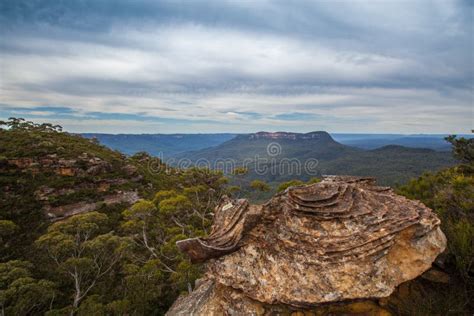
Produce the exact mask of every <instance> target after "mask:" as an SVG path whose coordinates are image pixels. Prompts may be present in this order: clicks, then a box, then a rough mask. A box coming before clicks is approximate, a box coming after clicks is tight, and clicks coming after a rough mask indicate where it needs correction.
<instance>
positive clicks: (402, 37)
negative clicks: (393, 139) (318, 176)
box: [0, 0, 474, 133]
mask: <svg viewBox="0 0 474 316" xmlns="http://www.w3.org/2000/svg"><path fill="white" fill-rule="evenodd" d="M473 3H474V1H469V0H463V1H461V0H459V1H454V0H453V1H450V0H438V1H413V0H406V1H394V0H387V1H382V0H380V1H377V0H368V1H329V0H328V1H286V0H281V1H250V0H248V1H232V2H228V1H222V0H216V1H191V0H189V1H176V0H175V1H136V0H134V1H132V0H130V1H97V0H90V1H88V0H82V1H40V0H2V1H1V2H0V67H1V68H0V89H1V90H0V91H1V92H0V93H1V95H0V118H8V117H9V116H15V117H25V118H29V119H33V120H35V121H39V122H44V121H47V122H53V123H59V124H61V125H63V126H64V127H65V128H66V129H67V130H69V131H73V132H111V133H172V132H186V133H196V132H255V131H260V130H268V131H277V130H286V131H296V132H309V131H314V130H326V131H329V132H369V133H377V132H385V133H387V132H388V133H400V132H401V133H469V132H470V130H471V129H472V128H473V127H474V114H473V108H474V37H473V36H474V35H473V31H474V22H473V12H474V7H473Z"/></svg>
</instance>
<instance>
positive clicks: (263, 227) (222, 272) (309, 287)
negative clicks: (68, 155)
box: [168, 177, 446, 315]
mask: <svg viewBox="0 0 474 316" xmlns="http://www.w3.org/2000/svg"><path fill="white" fill-rule="evenodd" d="M439 224H440V221H439V219H438V218H437V217H436V215H435V214H434V213H433V212H431V210H430V209H429V208H427V207H426V206H424V205H423V204H422V203H420V202H418V201H412V200H408V199H406V198H404V197H402V196H399V195H397V194H395V193H394V192H393V191H392V190H391V189H390V188H387V187H379V186H376V185H375V184H374V180H373V179H371V178H355V177H327V178H326V179H325V180H324V181H322V182H320V183H317V184H313V185H307V186H299V187H291V188H288V189H287V190H286V191H284V192H283V193H280V194H277V195H276V196H274V197H273V198H272V199H271V200H270V201H269V202H267V203H266V204H264V205H263V206H260V207H258V206H252V205H249V204H248V203H247V201H245V200H237V201H230V200H226V201H225V202H224V203H223V204H221V205H220V206H219V207H218V209H217V210H216V215H215V220H214V225H213V229H212V233H211V235H210V236H209V237H208V238H206V239H188V240H185V241H181V242H178V246H179V247H180V248H181V250H183V251H185V252H186V253H187V254H188V255H189V256H190V258H191V260H192V261H193V262H200V261H205V260H207V259H211V258H217V259H212V260H209V261H208V265H207V272H206V275H205V277H204V279H203V280H202V281H201V282H200V284H198V285H197V287H196V289H195V291H194V292H193V293H192V294H190V295H188V296H186V297H181V298H180V299H179V300H178V301H177V302H176V303H175V304H174V305H173V307H172V308H171V309H170V311H169V312H168V314H169V315H175V314H182V315H193V314H194V315H212V314H215V315H220V314H255V315H259V314H266V313H268V312H269V311H275V309H279V308H280V309H281V308H289V309H290V310H298V309H308V308H309V309H310V308H313V307H315V306H321V305H320V304H322V303H332V302H347V301H351V300H361V299H367V298H381V297H387V296H389V295H390V294H391V293H392V292H393V291H394V289H395V288H396V287H397V286H398V285H399V284H401V283H402V282H405V281H408V280H411V279H413V278H415V277H417V276H419V275H420V274H422V273H423V272H425V271H426V270H428V269H429V268H430V267H431V263H432V262H433V261H434V260H435V258H436V256H437V255H438V254H440V253H441V252H442V251H443V250H444V249H445V247H446V238H445V236H444V234H443V233H442V232H441V230H440V228H439Z"/></svg>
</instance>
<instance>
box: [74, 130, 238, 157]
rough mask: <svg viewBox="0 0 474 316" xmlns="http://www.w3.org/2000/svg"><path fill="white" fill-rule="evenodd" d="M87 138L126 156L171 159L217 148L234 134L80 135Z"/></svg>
mask: <svg viewBox="0 0 474 316" xmlns="http://www.w3.org/2000/svg"><path fill="white" fill-rule="evenodd" d="M81 135H82V136H84V137H87V138H97V140H99V142H100V143H101V144H103V145H105V146H107V147H109V148H112V149H115V150H118V151H120V152H122V153H124V154H126V155H133V154H135V153H137V152H141V151H144V152H147V153H149V154H150V155H153V156H158V157H165V158H169V157H173V156H175V155H177V154H179V153H182V152H185V151H190V150H198V149H202V148H206V147H212V146H217V145H219V144H222V143H223V142H225V141H228V140H230V139H232V138H234V137H235V136H236V134H228V133H223V134H97V133H85V134H81Z"/></svg>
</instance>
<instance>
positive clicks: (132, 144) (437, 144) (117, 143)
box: [82, 133, 472, 158]
mask: <svg viewBox="0 0 474 316" xmlns="http://www.w3.org/2000/svg"><path fill="white" fill-rule="evenodd" d="M238 135H244V137H245V134H233V133H220V134H97V133H85V134H82V136H84V137H87V138H92V137H95V138H97V139H98V140H99V141H100V143H102V144H103V145H106V146H108V147H110V148H113V149H115V150H118V151H121V152H122V153H124V154H127V155H133V154H135V153H137V152H140V151H145V152H148V153H149V154H151V155H154V156H161V155H162V156H163V157H165V158H170V157H175V156H177V155H181V154H182V153H184V152H187V151H195V150H200V149H204V148H208V147H214V146H218V145H220V144H222V143H224V142H226V141H228V140H231V139H232V138H234V137H236V136H238ZM331 136H332V137H333V138H334V140H335V141H337V142H339V143H341V144H343V145H349V146H352V147H357V148H361V149H376V148H380V147H383V146H388V145H400V146H405V147H412V148H430V149H434V150H438V151H449V150H450V145H449V143H447V142H446V141H445V140H444V137H446V136H447V135H442V134H437V135H423V134H417V135H403V134H348V133H345V134H344V133H334V134H331ZM460 136H464V137H472V135H460Z"/></svg>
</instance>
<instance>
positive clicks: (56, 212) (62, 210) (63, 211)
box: [44, 191, 140, 221]
mask: <svg viewBox="0 0 474 316" xmlns="http://www.w3.org/2000/svg"><path fill="white" fill-rule="evenodd" d="M139 199H140V197H139V196H138V192H136V191H126V192H121V191H119V192H117V193H115V194H111V195H107V196H105V197H104V198H103V199H102V200H100V201H97V202H89V203H88V202H78V203H72V204H67V205H61V206H57V207H49V206H46V207H44V211H45V213H46V214H47V216H48V217H49V218H50V220H51V221H58V220H62V219H64V218H67V217H70V216H73V215H77V214H81V213H86V212H91V211H94V210H96V209H97V208H99V207H100V206H101V205H102V204H105V205H112V204H118V203H127V204H133V203H135V202H137V201H138V200H139Z"/></svg>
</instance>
